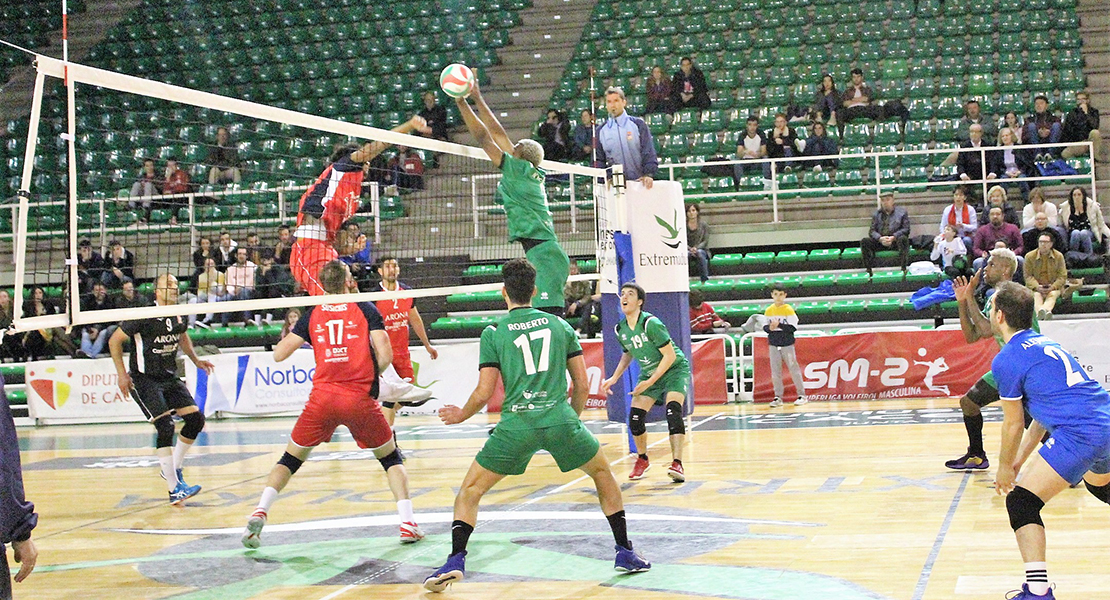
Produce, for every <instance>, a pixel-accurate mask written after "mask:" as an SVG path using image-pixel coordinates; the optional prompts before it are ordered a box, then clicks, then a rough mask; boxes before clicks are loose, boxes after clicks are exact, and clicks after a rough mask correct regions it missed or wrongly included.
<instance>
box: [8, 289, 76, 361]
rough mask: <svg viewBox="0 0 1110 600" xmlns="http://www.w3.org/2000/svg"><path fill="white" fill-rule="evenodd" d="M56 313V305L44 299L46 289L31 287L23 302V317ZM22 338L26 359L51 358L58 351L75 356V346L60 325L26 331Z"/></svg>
mask: <svg viewBox="0 0 1110 600" xmlns="http://www.w3.org/2000/svg"><path fill="white" fill-rule="evenodd" d="M57 313H58V310H57V307H56V306H54V304H53V303H51V302H47V300H46V290H44V289H42V288H41V287H39V286H35V287H33V288H31V296H30V297H29V298H28V299H27V301H26V302H24V303H23V316H24V317H41V316H44V315H54V314H57ZM17 335H19V334H17ZM22 338H23V340H22V344H23V352H24V355H25V356H26V357H27V358H28V360H42V359H44V358H46V359H49V358H53V357H54V356H55V355H56V354H58V352H59V351H61V352H65V353H66V354H68V355H69V356H71V357H73V358H77V346H76V345H74V343H73V340H71V339H69V336H68V335H66V332H65V330H64V329H62V328H61V327H50V328H47V329H36V330H32V331H28V332H26V333H23V334H22Z"/></svg>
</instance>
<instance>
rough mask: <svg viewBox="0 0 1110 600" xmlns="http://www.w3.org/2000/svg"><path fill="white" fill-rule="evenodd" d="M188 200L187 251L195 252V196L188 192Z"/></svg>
mask: <svg viewBox="0 0 1110 600" xmlns="http://www.w3.org/2000/svg"><path fill="white" fill-rule="evenodd" d="M188 200H189V249H190V250H196V249H197V244H198V243H199V242H198V241H197V236H198V234H199V232H198V231H197V195H196V194H194V193H193V192H189V198H188ZM201 266H204V265H201Z"/></svg>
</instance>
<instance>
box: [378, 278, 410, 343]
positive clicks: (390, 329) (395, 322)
mask: <svg viewBox="0 0 1110 600" xmlns="http://www.w3.org/2000/svg"><path fill="white" fill-rule="evenodd" d="M378 285H379V286H381V289H382V291H383V292H388V291H390V290H387V289H385V286H382V284H381V283H379V284H378ZM397 288H398V290H411V289H412V288H410V287H409V286H407V285H405V284H403V283H401V282H397ZM375 304H376V306H377V307H378V312H380V313H381V315H382V321H383V322H384V323H385V332H386V333H388V334H389V344H390V345H391V346H393V360H394V361H396V360H397V358H398V357H402V358H403V357H406V356H408V355H409V311H410V310H412V306H413V299H412V298H401V299H398V300H378V301H377V302H376V303H375Z"/></svg>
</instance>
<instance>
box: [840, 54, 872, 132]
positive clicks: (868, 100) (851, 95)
mask: <svg viewBox="0 0 1110 600" xmlns="http://www.w3.org/2000/svg"><path fill="white" fill-rule="evenodd" d="M874 99H875V92H874V90H872V89H871V86H869V85H867V84H866V83H864V81H863V70H862V69H858V68H856V69H852V81H851V82H850V83H849V84H848V85H847V86H846V87H845V88H844V93H843V94H841V95H840V103H841V106H843V107H844V110H843V117H844V118H843V121H838V124H840V126H841V129H843V126H844V123H848V122H850V121H852V120H854V119H861V118H862V119H870V120H878V119H881V118H882V116H883V113H882V109H881V108H880V107H879V106H878V105H876V104H874V103H873V102H872V101H873V100H874Z"/></svg>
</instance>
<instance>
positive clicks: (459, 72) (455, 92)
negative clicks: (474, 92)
mask: <svg viewBox="0 0 1110 600" xmlns="http://www.w3.org/2000/svg"><path fill="white" fill-rule="evenodd" d="M439 87H441V88H443V91H444V93H446V94H447V95H448V96H451V97H452V98H465V97H467V96H469V95H470V90H471V89H473V88H474V71H472V70H471V69H470V67H468V66H466V65H464V64H460V63H453V64H450V65H447V66H446V67H444V68H443V72H441V73H440V74H439Z"/></svg>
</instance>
